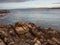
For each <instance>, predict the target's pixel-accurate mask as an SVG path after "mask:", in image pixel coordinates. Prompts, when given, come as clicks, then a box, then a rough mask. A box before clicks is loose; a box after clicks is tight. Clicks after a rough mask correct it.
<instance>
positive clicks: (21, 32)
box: [0, 22, 60, 45]
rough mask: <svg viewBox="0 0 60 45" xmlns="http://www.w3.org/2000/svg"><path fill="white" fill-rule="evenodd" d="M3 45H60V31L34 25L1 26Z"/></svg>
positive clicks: (21, 23) (0, 42) (0, 35)
mask: <svg viewBox="0 0 60 45" xmlns="http://www.w3.org/2000/svg"><path fill="white" fill-rule="evenodd" d="M0 39H1V41H0V44H1V45H60V31H57V30H55V29H51V28H47V29H43V28H40V27H39V26H36V25H35V24H34V23H25V22H17V23H15V25H11V24H0Z"/></svg>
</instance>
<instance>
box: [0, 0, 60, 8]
mask: <svg viewBox="0 0 60 45" xmlns="http://www.w3.org/2000/svg"><path fill="white" fill-rule="evenodd" d="M7 1H8V2H9V3H6V2H7ZM17 1H18V2H17ZM21 1H22V2H21ZM24 1H25V2H24ZM0 2H4V3H0V9H14V8H40V7H49V8H50V7H58V6H59V7H60V4H53V3H60V0H10V1H9V0H6V1H4V0H2V1H1V0H0Z"/></svg>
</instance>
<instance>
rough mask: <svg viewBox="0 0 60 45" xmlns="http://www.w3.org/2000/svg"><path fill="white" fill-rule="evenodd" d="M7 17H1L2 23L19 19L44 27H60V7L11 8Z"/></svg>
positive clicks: (0, 22)
mask: <svg viewBox="0 0 60 45" xmlns="http://www.w3.org/2000/svg"><path fill="white" fill-rule="evenodd" d="M10 12H11V13H9V14H6V15H7V17H6V18H4V19H0V24H3V23H11V24H12V23H15V22H17V21H25V22H33V23H36V24H39V25H41V26H42V27H53V28H56V29H60V9H21V10H17V9H16V10H10Z"/></svg>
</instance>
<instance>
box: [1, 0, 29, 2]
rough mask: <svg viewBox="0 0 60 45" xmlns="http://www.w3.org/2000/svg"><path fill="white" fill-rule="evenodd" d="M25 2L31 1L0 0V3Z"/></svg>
mask: <svg viewBox="0 0 60 45" xmlns="http://www.w3.org/2000/svg"><path fill="white" fill-rule="evenodd" d="M24 1H30V0H0V2H24Z"/></svg>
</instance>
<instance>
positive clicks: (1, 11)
mask: <svg viewBox="0 0 60 45" xmlns="http://www.w3.org/2000/svg"><path fill="white" fill-rule="evenodd" d="M5 13H9V11H8V10H0V14H5Z"/></svg>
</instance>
